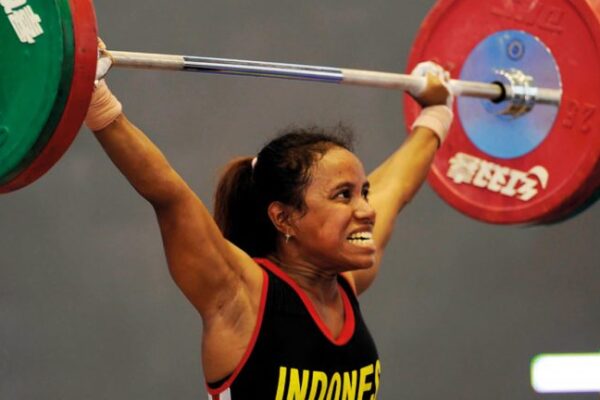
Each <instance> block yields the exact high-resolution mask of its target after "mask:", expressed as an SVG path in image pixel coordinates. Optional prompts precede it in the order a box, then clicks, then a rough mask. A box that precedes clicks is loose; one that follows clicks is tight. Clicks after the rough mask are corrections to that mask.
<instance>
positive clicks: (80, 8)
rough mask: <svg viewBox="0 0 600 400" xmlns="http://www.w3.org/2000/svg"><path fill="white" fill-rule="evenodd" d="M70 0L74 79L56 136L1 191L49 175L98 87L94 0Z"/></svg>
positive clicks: (53, 135) (70, 139)
mask: <svg viewBox="0 0 600 400" xmlns="http://www.w3.org/2000/svg"><path fill="white" fill-rule="evenodd" d="M60 1H65V2H66V1H69V5H70V8H71V13H72V14H71V15H72V17H73V33H74V37H75V54H74V59H75V62H74V64H75V66H74V70H73V81H72V84H71V90H70V92H69V96H68V99H67V103H66V105H65V108H64V110H63V114H62V117H61V119H60V122H59V123H58V126H57V127H56V129H55V131H54V133H53V134H52V137H51V138H50V139H49V141H48V143H47V144H46V146H45V147H44V149H43V150H42V151H41V152H40V153H39V155H38V156H37V157H36V158H35V160H33V161H32V162H31V164H29V166H28V167H27V168H26V169H25V170H23V171H22V172H21V173H20V174H19V175H17V176H16V177H15V178H13V179H12V180H11V181H9V182H7V183H6V184H4V185H2V186H1V187H0V193H6V192H10V191H13V190H17V189H19V188H22V187H24V186H26V185H28V184H30V183H32V182H33V181H35V180H36V179H38V178H39V177H41V176H42V175H43V174H45V173H46V172H47V171H48V170H49V169H50V168H51V167H52V166H53V165H54V164H55V163H56V162H57V161H58V160H59V159H60V158H61V157H62V155H63V154H64V153H65V152H66V151H67V149H68V148H69V146H70V145H71V143H72V142H73V140H74V139H75V136H77V132H79V129H80V128H81V125H82V123H83V120H84V119H85V115H86V112H87V109H88V106H89V104H90V100H91V96H92V92H93V90H94V79H95V75H96V62H97V58H98V56H97V51H98V42H97V29H96V15H95V12H94V7H93V4H92V2H91V1H90V0H60Z"/></svg>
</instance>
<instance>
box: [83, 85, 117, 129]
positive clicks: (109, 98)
mask: <svg viewBox="0 0 600 400" xmlns="http://www.w3.org/2000/svg"><path fill="white" fill-rule="evenodd" d="M122 112H123V106H122V105H121V103H120V102H119V100H117V98H116V97H115V96H114V95H113V94H112V92H111V91H110V89H109V88H108V85H106V82H104V80H101V81H99V82H98V85H97V86H96V89H95V90H94V94H93V95H92V102H91V103H90V107H89V108H88V112H87V115H86V117H85V124H86V125H87V127H88V128H90V129H91V130H92V131H100V130H102V129H104V128H106V127H107V126H108V125H110V124H111V123H112V122H113V121H114V120H115V119H117V117H118V116H119V115H121V113H122Z"/></svg>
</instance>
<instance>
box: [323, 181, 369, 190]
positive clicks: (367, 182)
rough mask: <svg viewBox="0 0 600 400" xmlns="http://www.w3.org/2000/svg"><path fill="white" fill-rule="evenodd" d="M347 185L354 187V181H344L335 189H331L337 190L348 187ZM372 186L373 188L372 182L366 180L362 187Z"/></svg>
mask: <svg viewBox="0 0 600 400" xmlns="http://www.w3.org/2000/svg"><path fill="white" fill-rule="evenodd" d="M347 187H352V188H353V187H354V183H352V182H348V181H346V182H342V183H340V184H338V185H336V186H335V187H334V188H333V189H331V191H332V192H335V191H336V190H340V189H343V188H347ZM370 188H371V182H369V181H365V182H364V183H363V184H362V186H361V189H370Z"/></svg>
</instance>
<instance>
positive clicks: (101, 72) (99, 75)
mask: <svg viewBox="0 0 600 400" xmlns="http://www.w3.org/2000/svg"><path fill="white" fill-rule="evenodd" d="M112 64H113V60H112V57H111V56H110V53H109V52H108V51H106V44H105V43H104V42H103V41H102V39H100V38H98V64H97V66H96V81H95V84H96V86H97V85H98V82H99V81H100V80H102V79H104V77H105V76H106V74H108V71H109V70H110V68H111V67H112Z"/></svg>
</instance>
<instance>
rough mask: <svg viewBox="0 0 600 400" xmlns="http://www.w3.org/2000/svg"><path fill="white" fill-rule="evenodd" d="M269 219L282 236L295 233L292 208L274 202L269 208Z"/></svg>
mask: <svg viewBox="0 0 600 400" xmlns="http://www.w3.org/2000/svg"><path fill="white" fill-rule="evenodd" d="M267 214H268V215H269V219H270V220H271V222H272V223H273V225H274V226H275V229H277V230H278V231H279V232H281V234H283V235H285V234H286V233H293V232H294V227H293V224H292V218H291V216H292V208H291V207H290V206H287V205H285V204H283V203H281V202H279V201H274V202H272V203H271V204H269V207H268V208H267Z"/></svg>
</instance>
